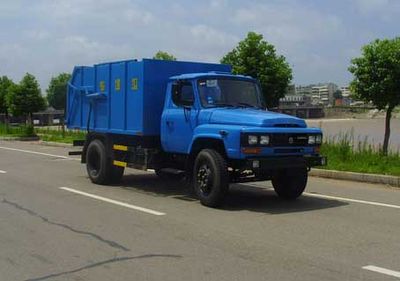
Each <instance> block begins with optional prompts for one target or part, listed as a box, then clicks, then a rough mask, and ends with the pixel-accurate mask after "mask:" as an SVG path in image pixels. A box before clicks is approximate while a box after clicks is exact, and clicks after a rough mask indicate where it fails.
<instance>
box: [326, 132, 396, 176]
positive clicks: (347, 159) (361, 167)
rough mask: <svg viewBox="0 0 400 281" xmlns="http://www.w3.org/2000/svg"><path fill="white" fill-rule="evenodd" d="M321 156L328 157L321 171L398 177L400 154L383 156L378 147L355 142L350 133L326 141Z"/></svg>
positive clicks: (365, 142) (364, 141) (366, 141)
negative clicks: (326, 163)
mask: <svg viewBox="0 0 400 281" xmlns="http://www.w3.org/2000/svg"><path fill="white" fill-rule="evenodd" d="M321 154H322V155H324V156H327V157H328V165H327V166H326V167H323V169H328V170H338V171H348V172H359V173H369V174H383V175H392V176H400V154H399V152H393V151H391V152H389V154H388V155H387V156H385V155H383V154H382V153H381V151H380V147H379V146H378V147H377V146H373V145H371V144H369V143H368V140H367V139H365V140H363V141H359V142H355V141H354V137H353V135H352V133H351V132H350V133H342V134H339V135H338V136H337V137H335V138H331V139H328V140H326V141H325V142H324V144H323V145H322V146H321Z"/></svg>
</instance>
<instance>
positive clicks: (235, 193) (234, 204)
mask: <svg viewBox="0 0 400 281" xmlns="http://www.w3.org/2000/svg"><path fill="white" fill-rule="evenodd" d="M265 185H266V186H269V184H268V183H267V182H266V183H265ZM346 205H348V203H345V202H340V201H337V200H330V199H323V198H315V197H309V196H307V195H303V196H301V197H300V198H298V199H297V200H294V201H288V200H283V199H281V198H279V197H278V196H277V195H276V193H275V191H274V190H273V189H272V188H264V187H258V186H254V185H252V184H251V183H249V184H232V185H231V188H230V191H229V195H228V196H227V198H226V200H225V204H224V205H223V206H222V209H224V210H229V211H242V210H247V211H252V212H262V213H269V214H284V213H296V212H307V211H315V210H322V209H329V208H336V207H341V206H346Z"/></svg>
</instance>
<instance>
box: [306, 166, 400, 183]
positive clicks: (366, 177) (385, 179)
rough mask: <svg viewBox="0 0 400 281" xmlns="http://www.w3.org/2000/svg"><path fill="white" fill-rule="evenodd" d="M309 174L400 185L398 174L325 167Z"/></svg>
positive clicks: (313, 170)
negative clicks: (366, 172) (338, 169)
mask: <svg viewBox="0 0 400 281" xmlns="http://www.w3.org/2000/svg"><path fill="white" fill-rule="evenodd" d="M309 175H310V176H313V177H320V178H330V179H339V180H349V181H358V182H367V183H378V184H387V185H390V186H394V187H400V177H396V176H387V175H378V174H364V173H355V172H344V171H336V170H324V169H312V170H311V171H310V172H309Z"/></svg>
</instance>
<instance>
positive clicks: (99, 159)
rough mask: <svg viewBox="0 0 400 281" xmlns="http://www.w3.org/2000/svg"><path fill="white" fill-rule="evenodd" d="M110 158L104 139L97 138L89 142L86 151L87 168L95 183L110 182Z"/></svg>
mask: <svg viewBox="0 0 400 281" xmlns="http://www.w3.org/2000/svg"><path fill="white" fill-rule="evenodd" d="M110 162H111V161H110V159H109V158H108V157H107V153H106V148H105V146H104V144H103V142H102V141H100V140H98V139H95V140H93V141H91V142H90V143H89V146H88V148H87V151H86V170H87V173H88V175H89V178H90V180H91V181H92V182H93V183H95V184H102V185H104V184H108V183H110V182H111V179H112V170H111V169H110V168H111V165H110V164H111V163H110Z"/></svg>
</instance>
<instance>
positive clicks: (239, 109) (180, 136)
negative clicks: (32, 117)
mask: <svg viewBox="0 0 400 281" xmlns="http://www.w3.org/2000/svg"><path fill="white" fill-rule="evenodd" d="M114 69H115V74H114V72H113V71H114ZM210 69H211V71H210ZM212 69H216V70H212ZM190 70H200V71H198V72H195V71H190ZM90 71H91V69H87V68H84V69H82V75H81V76H79V75H78V74H76V73H78V71H75V72H74V75H73V79H72V80H71V82H70V87H69V90H70V92H69V101H68V102H67V109H68V111H67V112H69V113H68V114H69V115H70V116H68V118H67V124H69V127H70V128H81V129H82V128H85V127H84V126H85V124H86V126H87V130H88V134H87V137H86V140H85V141H84V142H83V151H82V162H83V163H86V165H87V170H88V174H89V177H90V179H91V180H92V182H94V183H97V184H106V183H109V182H110V181H112V180H114V181H115V180H119V179H120V178H121V177H122V174H123V170H124V169H125V168H126V167H131V168H136V169H143V170H147V169H154V170H155V172H156V174H157V175H159V176H161V177H164V178H165V177H169V176H177V175H179V176H182V177H184V178H185V180H186V182H187V183H188V185H189V186H190V187H191V188H192V189H193V191H194V193H195V195H196V196H197V197H198V198H199V199H200V202H201V203H202V204H204V205H206V206H210V207H215V206H218V205H220V204H221V203H222V202H223V199H224V197H225V195H226V193H227V192H228V190H229V184H230V183H232V182H248V181H257V180H260V181H264V180H271V181H272V184H273V187H274V189H275V191H276V193H277V194H278V195H279V196H280V197H282V198H285V199H296V198H298V197H299V196H300V195H301V194H302V193H303V191H304V189H305V187H306V184H307V177H308V171H309V170H310V168H311V167H314V166H323V165H325V164H326V159H325V157H323V156H321V155H320V146H321V143H322V131H321V129H319V128H308V127H307V125H306V123H305V121H304V120H302V119H300V118H297V117H293V116H289V115H285V114H280V113H275V112H271V111H268V110H267V109H266V108H265V101H264V99H263V95H262V91H261V88H260V85H259V83H258V82H257V80H256V79H254V78H252V77H249V76H243V75H234V74H232V73H231V72H230V67H229V66H226V65H218V64H203V63H188V62H161V61H154V60H143V61H142V62H137V61H127V62H117V63H110V64H101V65H98V66H95V67H94V73H93V74H91V73H90ZM103 73H104V74H103ZM174 73H175V75H169V76H168V74H174ZM102 75H103V77H105V78H104V80H102V79H103V78H101V77H102ZM92 76H93V77H94V80H92V78H91V77H92ZM79 77H81V78H79ZM99 77H100V78H99ZM113 77H114V78H113ZM121 77H125V79H127V80H126V81H124V80H122V78H121ZM78 78H79V79H78ZM110 78H111V79H114V81H112V80H107V79H110ZM85 79H87V81H86V80H85ZM96 79H97V80H98V81H97V80H96ZM92 81H94V82H92ZM117 82H118V83H117ZM76 84H81V85H82V86H81V88H80V87H79V86H76ZM96 84H97V85H96ZM112 85H115V87H112ZM117 86H118V87H117ZM107 89H108V90H109V92H107ZM86 116H87V117H86ZM71 120H72V121H71ZM74 120H75V121H74ZM113 124H115V125H113ZM130 124H132V125H130Z"/></svg>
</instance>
